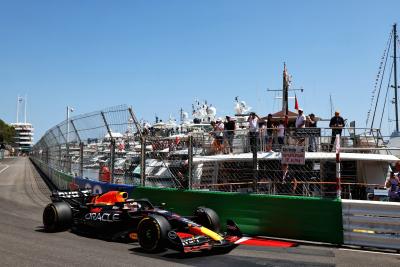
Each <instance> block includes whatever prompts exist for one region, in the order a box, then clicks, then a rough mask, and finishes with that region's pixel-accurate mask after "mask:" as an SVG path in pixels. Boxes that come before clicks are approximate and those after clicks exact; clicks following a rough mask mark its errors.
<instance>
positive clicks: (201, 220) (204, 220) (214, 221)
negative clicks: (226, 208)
mask: <svg viewBox="0 0 400 267" xmlns="http://www.w3.org/2000/svg"><path fill="white" fill-rule="evenodd" d="M194 221H195V222H197V223H198V224H200V225H202V226H204V227H206V228H208V229H210V230H212V231H214V232H217V233H219V232H220V231H221V223H220V220H219V216H218V214H217V213H216V212H215V211H214V210H212V209H209V208H206V207H197V208H196V209H195V211H194Z"/></svg>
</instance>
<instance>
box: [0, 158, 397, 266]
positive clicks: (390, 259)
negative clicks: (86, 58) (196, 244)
mask: <svg viewBox="0 0 400 267" xmlns="http://www.w3.org/2000/svg"><path fill="white" fill-rule="evenodd" d="M49 193H50V191H49V189H48V187H47V186H46V184H45V183H44V181H43V180H42V178H41V176H40V175H39V173H38V172H37V171H36V169H35V168H34V167H33V165H32V164H31V163H30V161H29V159H28V158H14V159H4V160H2V161H0V266H229V267H233V266H385V267H387V266H399V264H400V255H399V254H393V253H381V252H371V251H360V250H351V249H345V248H337V247H332V246H318V245H304V244H303V245H299V246H297V247H293V248H276V247H274V248H272V247H251V246H239V247H238V248H236V249H235V250H233V251H232V252H231V253H229V254H226V255H211V256H203V255H201V254H193V255H191V256H187V257H182V256H181V255H179V254H177V253H175V252H173V251H166V252H164V253H161V254H146V253H143V252H142V251H141V250H140V248H139V247H138V245H137V244H135V243H129V244H126V243H114V242H108V241H104V240H98V239H94V238H87V237H83V236H79V235H76V234H74V233H71V232H68V231H67V232H61V233H51V234H50V233H45V232H43V230H42V211H43V208H44V207H45V205H46V204H47V203H48V202H49V198H48V196H49Z"/></svg>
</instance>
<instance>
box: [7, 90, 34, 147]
mask: <svg viewBox="0 0 400 267" xmlns="http://www.w3.org/2000/svg"><path fill="white" fill-rule="evenodd" d="M22 102H23V106H24V122H20V121H19V112H20V109H21V103H22ZM26 103H27V97H26V95H25V98H22V97H20V96H18V98H17V122H15V123H11V126H13V127H14V129H15V142H14V147H15V153H16V154H17V155H19V154H22V153H29V152H30V151H31V149H32V146H33V135H34V128H33V126H32V124H31V123H29V122H27V121H26Z"/></svg>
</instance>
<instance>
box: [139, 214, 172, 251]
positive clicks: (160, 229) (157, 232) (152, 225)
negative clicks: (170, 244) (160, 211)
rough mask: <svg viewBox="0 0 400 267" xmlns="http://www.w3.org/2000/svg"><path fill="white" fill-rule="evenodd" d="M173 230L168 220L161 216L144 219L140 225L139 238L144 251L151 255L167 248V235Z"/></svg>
mask: <svg viewBox="0 0 400 267" xmlns="http://www.w3.org/2000/svg"><path fill="white" fill-rule="evenodd" d="M170 230H171V225H170V224H169V222H168V220H167V219H165V218H164V217H162V216H159V215H151V216H148V217H145V218H143V219H142V220H141V221H140V222H139V225H138V231H137V237H138V241H139V245H140V246H141V247H142V249H143V250H145V251H146V252H150V253H156V252H159V251H161V250H162V249H164V248H165V246H166V241H167V234H168V232H169V231H170Z"/></svg>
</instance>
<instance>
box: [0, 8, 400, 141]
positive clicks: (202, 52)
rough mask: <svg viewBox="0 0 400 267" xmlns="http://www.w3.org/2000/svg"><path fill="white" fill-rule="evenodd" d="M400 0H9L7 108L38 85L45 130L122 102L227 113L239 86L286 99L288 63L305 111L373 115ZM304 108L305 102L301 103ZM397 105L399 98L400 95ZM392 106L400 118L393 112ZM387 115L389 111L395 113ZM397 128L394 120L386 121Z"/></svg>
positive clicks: (33, 111)
mask: <svg viewBox="0 0 400 267" xmlns="http://www.w3.org/2000/svg"><path fill="white" fill-rule="evenodd" d="M399 7H400V3H399V2H398V1H334V2H333V1H331V2H328V1H285V2H283V3H279V2H275V1H251V2H248V1H198V2H194V1H190V2H187V1H134V2H131V1H120V2H118V3H115V2H113V3H112V2H108V1H85V2H82V1H58V2H53V1H39V2H32V1H12V2H11V1H10V2H6V1H2V2H1V9H0V12H1V16H0V23H1V25H2V27H1V28H0V32H1V35H2V40H3V41H2V42H1V43H0V58H1V62H2V63H1V64H0V76H1V79H0V88H1V97H0V105H1V107H2V108H1V110H0V117H1V118H3V119H5V120H6V121H7V122H13V121H14V120H15V118H14V114H15V112H14V110H15V98H16V95H17V94H27V95H28V99H29V102H28V110H29V113H28V114H29V115H28V116H29V118H28V121H30V122H32V124H33V125H35V128H36V140H38V139H39V138H40V137H41V136H42V134H43V133H44V132H45V131H46V130H47V129H49V128H50V127H51V126H53V125H55V124H56V123H58V122H59V121H60V120H63V119H65V106H67V105H71V106H73V107H74V108H75V109H76V112H77V113H79V114H82V113H85V112H89V111H92V110H98V109H99V108H103V107H107V106H112V105H117V104H121V103H127V104H131V105H132V106H133V108H134V110H135V112H136V113H137V114H138V117H139V119H142V118H143V119H146V120H148V121H150V122H153V121H154V117H155V115H156V114H157V115H158V116H159V117H160V118H162V119H163V120H167V119H168V116H169V115H170V114H172V116H174V117H175V118H176V119H178V118H179V109H180V108H183V109H184V110H186V111H188V112H190V110H191V104H192V103H193V100H194V99H196V98H197V99H199V100H207V101H208V102H209V103H211V104H213V105H214V106H215V107H216V108H217V112H218V115H219V116H221V117H222V116H224V115H227V114H232V113H233V102H234V98H235V97H236V96H239V97H240V99H241V100H244V101H246V102H247V103H248V104H249V105H250V106H252V107H253V110H254V111H256V112H257V113H260V114H261V115H263V116H264V115H266V114H267V113H269V112H272V111H277V110H279V109H280V100H274V94H273V93H270V92H267V88H270V89H280V88H281V86H282V76H281V74H282V66H283V62H286V64H287V66H288V70H289V73H290V74H291V75H292V76H293V79H292V80H293V84H292V86H291V87H292V88H299V87H303V88H304V89H305V91H304V93H302V94H300V93H299V94H298V99H299V103H300V106H301V107H302V108H303V109H304V110H305V113H306V114H308V113H311V112H313V113H315V114H318V115H319V116H320V117H322V118H329V117H330V116H331V114H330V107H329V105H330V102H329V95H330V94H331V95H332V99H333V104H334V108H338V109H340V110H341V114H343V117H345V118H348V119H349V121H350V120H356V122H357V125H358V126H359V127H364V126H365V120H366V116H367V112H368V109H369V105H370V97H371V91H372V90H373V85H374V81H375V78H376V74H377V72H378V67H379V61H380V58H381V56H382V53H383V50H384V47H385V42H386V40H387V36H388V34H389V32H390V30H391V25H392V24H393V23H394V22H398V10H399ZM290 106H291V108H293V106H294V103H291V104H290ZM389 108H390V109H391V110H393V106H392V105H389ZM392 114H393V112H392V113H391V119H393V115H392ZM386 121H387V119H385V123H386ZM382 128H383V129H384V130H387V132H384V134H385V135H389V134H390V133H391V130H393V127H390V125H389V124H386V126H384V127H382Z"/></svg>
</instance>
